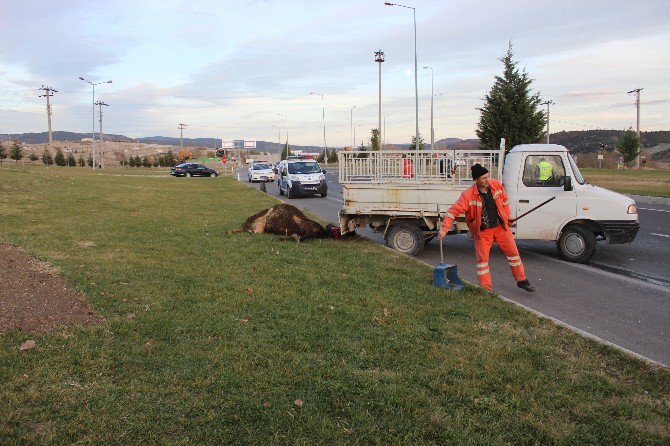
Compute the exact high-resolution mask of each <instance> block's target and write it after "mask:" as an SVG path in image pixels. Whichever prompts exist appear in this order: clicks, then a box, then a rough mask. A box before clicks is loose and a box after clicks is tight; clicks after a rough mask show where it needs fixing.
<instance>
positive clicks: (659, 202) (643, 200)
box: [626, 194, 670, 207]
mask: <svg viewBox="0 0 670 446" xmlns="http://www.w3.org/2000/svg"><path fill="white" fill-rule="evenodd" d="M626 196H627V197H630V198H632V199H633V200H635V204H646V205H653V206H668V207H670V198H665V197H650V196H648V195H633V194H626Z"/></svg>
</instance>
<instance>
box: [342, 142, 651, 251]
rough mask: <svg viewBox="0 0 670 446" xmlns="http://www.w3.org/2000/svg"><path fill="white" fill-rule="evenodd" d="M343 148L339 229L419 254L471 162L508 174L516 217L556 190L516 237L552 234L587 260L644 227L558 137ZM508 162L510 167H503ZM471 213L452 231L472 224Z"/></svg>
mask: <svg viewBox="0 0 670 446" xmlns="http://www.w3.org/2000/svg"><path fill="white" fill-rule="evenodd" d="M357 155H359V154H358V153H355V152H340V154H339V155H338V156H340V158H339V159H340V166H339V181H340V183H341V184H342V188H343V198H344V205H343V209H342V210H341V211H340V230H341V231H342V233H343V234H344V233H347V232H350V231H352V230H354V229H355V228H357V227H362V226H369V227H370V228H372V229H373V230H374V231H375V232H383V234H384V238H385V239H386V243H387V244H388V245H389V246H390V247H392V248H393V249H396V250H398V251H400V252H403V253H406V254H410V255H416V254H418V253H419V252H420V251H421V249H423V247H424V245H425V244H426V243H427V242H429V241H430V240H432V239H433V238H434V237H435V236H436V235H437V231H438V230H439V228H438V216H443V215H444V214H445V213H446V211H447V209H449V207H451V205H452V204H453V203H454V202H455V201H456V200H457V199H458V197H459V196H460V194H461V192H462V191H463V190H465V189H466V188H467V187H469V186H470V185H472V184H473V181H472V179H471V177H470V167H471V166H472V165H473V164H475V163H479V164H482V165H483V166H485V167H486V168H487V169H488V170H489V172H490V174H491V177H492V178H498V179H500V178H502V181H503V184H504V185H505V189H506V190H507V194H508V197H509V205H510V210H511V214H512V217H513V218H516V217H518V216H521V215H522V214H524V213H526V212H527V211H529V210H531V209H533V208H534V207H536V206H537V205H539V204H541V203H543V202H545V201H547V200H549V199H551V198H552V197H555V198H553V199H552V200H551V201H549V202H548V203H546V204H545V205H543V206H541V207H540V208H538V209H537V210H535V211H533V212H531V213H529V214H527V215H525V216H524V217H523V218H520V219H519V220H518V221H517V222H515V223H514V224H513V225H512V231H513V232H514V234H515V237H516V238H517V239H528V240H552V241H556V242H557V246H558V249H559V251H560V253H561V256H562V257H563V258H564V259H566V260H569V261H572V262H581V263H583V262H586V261H588V260H589V259H590V258H591V257H592V256H593V254H594V253H595V251H596V247H597V242H598V241H605V242H606V243H630V242H632V241H633V240H634V239H635V236H636V235H637V232H638V230H639V228H640V224H639V222H638V216H637V209H636V207H635V202H634V201H633V200H632V199H631V198H628V197H626V196H625V195H621V194H618V193H616V192H612V191H610V190H607V189H603V188H601V187H597V186H593V185H590V184H588V183H587V182H586V181H585V180H584V178H583V177H582V174H581V173H580V172H579V169H578V168H577V164H576V163H575V161H574V159H573V158H572V156H571V155H570V153H569V152H568V150H567V149H566V148H565V147H563V146H560V145H555V144H524V145H519V146H516V147H514V148H513V149H512V150H510V151H509V153H508V154H507V155H505V153H504V150H494V151H470V152H464V151H458V152H456V151H445V150H436V151H428V150H420V151H380V152H367V157H366V158H359V157H358V156H357ZM503 166H504V168H503ZM467 230H468V228H467V226H466V224H465V217H464V216H463V215H460V216H458V217H457V218H456V220H455V221H454V225H453V226H452V228H451V230H450V232H449V234H458V233H462V232H467Z"/></svg>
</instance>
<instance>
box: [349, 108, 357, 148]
mask: <svg viewBox="0 0 670 446" xmlns="http://www.w3.org/2000/svg"><path fill="white" fill-rule="evenodd" d="M355 108H356V106H355V105H354V106H353V107H351V110H350V111H349V114H350V115H351V116H350V118H351V123H350V124H349V125H350V129H349V130H350V132H351V150H353V149H354V146H355V145H356V137H355V136H354V135H355V133H354V109H355Z"/></svg>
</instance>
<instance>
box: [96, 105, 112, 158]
mask: <svg viewBox="0 0 670 446" xmlns="http://www.w3.org/2000/svg"><path fill="white" fill-rule="evenodd" d="M95 105H97V106H98V108H99V110H100V118H99V119H98V123H99V124H100V168H101V169H104V168H105V143H104V140H103V138H102V106H103V105H104V106H105V107H109V104H105V103H104V102H102V101H96V103H95Z"/></svg>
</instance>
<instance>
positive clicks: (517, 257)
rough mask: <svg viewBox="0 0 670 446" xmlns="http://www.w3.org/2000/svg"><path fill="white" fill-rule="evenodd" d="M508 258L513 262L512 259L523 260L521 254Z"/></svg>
mask: <svg viewBox="0 0 670 446" xmlns="http://www.w3.org/2000/svg"><path fill="white" fill-rule="evenodd" d="M507 260H509V261H510V262H511V261H512V260H521V257H520V256H512V257H507Z"/></svg>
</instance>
